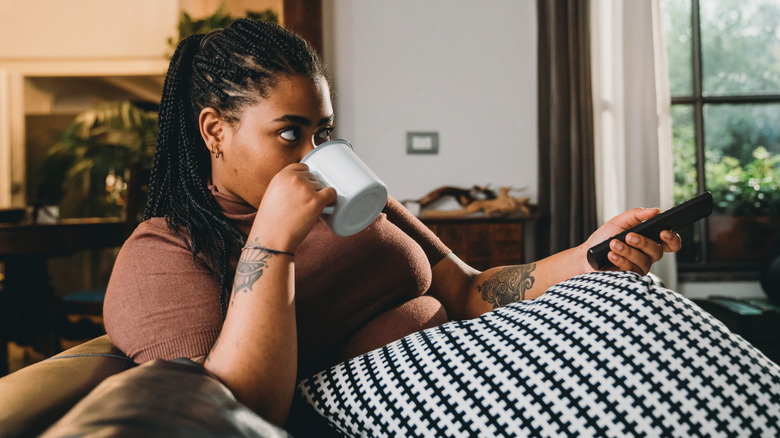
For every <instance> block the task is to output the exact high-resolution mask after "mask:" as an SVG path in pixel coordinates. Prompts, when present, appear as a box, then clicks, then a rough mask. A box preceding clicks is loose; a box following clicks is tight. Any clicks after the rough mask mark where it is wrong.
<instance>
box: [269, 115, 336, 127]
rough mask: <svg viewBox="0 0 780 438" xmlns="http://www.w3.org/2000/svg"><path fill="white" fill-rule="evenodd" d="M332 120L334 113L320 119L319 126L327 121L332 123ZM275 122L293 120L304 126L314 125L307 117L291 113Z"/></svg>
mask: <svg viewBox="0 0 780 438" xmlns="http://www.w3.org/2000/svg"><path fill="white" fill-rule="evenodd" d="M332 121H333V115H332V114H331V115H329V116H328V117H324V118H322V119H320V122H319V124H318V125H317V126H322V125H324V124H326V123H330V122H332ZM274 122H293V123H297V124H299V125H303V126H311V125H312V123H311V120H309V119H307V118H306V117H302V116H294V115H291V114H288V115H285V116H282V117H279V118H278V119H276V120H274Z"/></svg>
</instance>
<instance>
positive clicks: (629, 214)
mask: <svg viewBox="0 0 780 438" xmlns="http://www.w3.org/2000/svg"><path fill="white" fill-rule="evenodd" d="M659 212H660V210H659V209H657V208H632V209H631V210H628V211H626V212H623V213H621V214H619V215H617V216H615V217H613V218H612V219H610V221H609V222H610V223H612V224H614V225H616V226H618V227H619V228H621V229H623V230H627V229H629V228H631V227H633V226H635V225H639V224H640V223H642V222H644V221H646V220H648V219H650V218H651V217H653V216H655V215H657V214H658V213H659Z"/></svg>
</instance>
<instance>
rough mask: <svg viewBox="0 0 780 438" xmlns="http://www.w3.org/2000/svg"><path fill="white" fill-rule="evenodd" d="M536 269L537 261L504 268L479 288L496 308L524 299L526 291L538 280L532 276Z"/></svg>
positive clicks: (485, 298) (483, 295)
mask: <svg viewBox="0 0 780 438" xmlns="http://www.w3.org/2000/svg"><path fill="white" fill-rule="evenodd" d="M535 269H536V263H530V264H527V265H518V266H508V267H506V268H502V269H501V270H500V271H498V272H496V273H495V274H493V275H491V276H490V278H488V279H487V280H485V282H484V283H482V284H481V285H480V286H477V290H478V291H479V292H480V293H481V294H482V299H483V300H485V301H487V302H488V303H491V304H492V305H493V308H494V309H496V308H499V307H501V306H505V305H507V304H510V303H516V302H519V301H523V300H524V299H525V292H526V291H527V290H528V289H530V288H532V287H533V285H534V281H535V280H536V279H535V278H534V277H533V276H531V273H532V272H533V271H534V270H535Z"/></svg>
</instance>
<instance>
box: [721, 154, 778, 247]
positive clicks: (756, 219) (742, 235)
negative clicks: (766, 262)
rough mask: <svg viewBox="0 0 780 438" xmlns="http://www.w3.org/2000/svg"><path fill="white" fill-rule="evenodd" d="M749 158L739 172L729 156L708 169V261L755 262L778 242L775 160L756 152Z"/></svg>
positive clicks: (776, 163)
mask: <svg viewBox="0 0 780 438" xmlns="http://www.w3.org/2000/svg"><path fill="white" fill-rule="evenodd" d="M752 156H753V161H751V162H750V163H747V164H746V165H744V166H743V165H742V164H741V163H740V162H739V160H737V159H736V158H733V157H728V156H725V157H723V158H722V159H720V160H717V161H714V160H709V161H708V163H707V189H708V190H709V191H710V192H712V195H713V198H714V200H715V206H714V209H713V214H712V216H711V217H710V219H709V240H710V241H711V242H713V244H712V245H711V246H712V249H711V251H710V255H711V257H712V259H713V260H734V259H739V260H753V261H760V260H762V258H763V257H764V256H765V255H766V254H767V252H768V251H769V250H771V248H770V245H772V244H773V243H772V242H773V241H776V239H777V238H778V236H780V187H779V186H780V155H772V154H770V152H769V151H768V150H767V149H766V148H764V147H762V146H759V147H757V148H756V149H755V150H754V151H753V154H752ZM774 244H776V243H774Z"/></svg>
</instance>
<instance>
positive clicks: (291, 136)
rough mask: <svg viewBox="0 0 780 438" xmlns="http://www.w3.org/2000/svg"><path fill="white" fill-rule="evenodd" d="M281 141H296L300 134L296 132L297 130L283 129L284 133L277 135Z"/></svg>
mask: <svg viewBox="0 0 780 438" xmlns="http://www.w3.org/2000/svg"><path fill="white" fill-rule="evenodd" d="M279 135H280V136H281V137H282V138H283V139H285V140H287V141H297V140H298V137H300V133H299V132H298V129H297V128H290V129H285V130H284V131H282V132H281V134H279Z"/></svg>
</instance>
